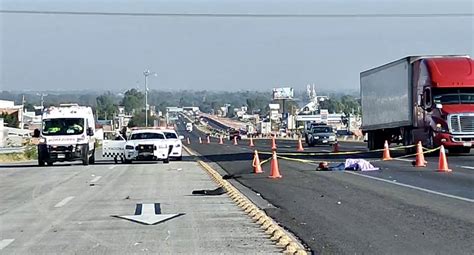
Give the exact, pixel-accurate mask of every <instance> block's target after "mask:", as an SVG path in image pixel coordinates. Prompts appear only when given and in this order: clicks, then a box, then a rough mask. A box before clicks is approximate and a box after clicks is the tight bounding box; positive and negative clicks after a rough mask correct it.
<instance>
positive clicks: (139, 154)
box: [124, 129, 173, 163]
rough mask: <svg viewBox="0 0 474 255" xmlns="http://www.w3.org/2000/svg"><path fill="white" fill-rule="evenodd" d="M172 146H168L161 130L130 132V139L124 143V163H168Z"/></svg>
mask: <svg viewBox="0 0 474 255" xmlns="http://www.w3.org/2000/svg"><path fill="white" fill-rule="evenodd" d="M172 150H173V146H172V145H169V144H168V141H167V140H166V136H165V134H164V133H163V131H162V130H157V129H137V130H132V133H131V134H130V139H129V140H128V141H126V143H125V160H124V161H125V163H131V162H132V161H137V160H138V161H145V160H146V161H163V163H169V155H170V152H171V151H172Z"/></svg>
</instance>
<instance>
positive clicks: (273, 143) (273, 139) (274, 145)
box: [272, 136, 277, 150]
mask: <svg viewBox="0 0 474 255" xmlns="http://www.w3.org/2000/svg"><path fill="white" fill-rule="evenodd" d="M276 149H277V145H276V141H275V136H272V150H276Z"/></svg>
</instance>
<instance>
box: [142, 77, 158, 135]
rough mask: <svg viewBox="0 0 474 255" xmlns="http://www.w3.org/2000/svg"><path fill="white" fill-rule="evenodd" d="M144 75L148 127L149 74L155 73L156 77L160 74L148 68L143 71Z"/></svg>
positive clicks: (146, 125)
mask: <svg viewBox="0 0 474 255" xmlns="http://www.w3.org/2000/svg"><path fill="white" fill-rule="evenodd" d="M143 75H144V76H145V127H148V76H150V75H153V76H155V77H156V76H158V74H157V73H152V72H150V70H148V69H146V70H145V71H143Z"/></svg>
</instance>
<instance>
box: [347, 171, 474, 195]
mask: <svg viewBox="0 0 474 255" xmlns="http://www.w3.org/2000/svg"><path fill="white" fill-rule="evenodd" d="M344 172H345V173H348V174H353V175H358V176H362V177H365V178H369V179H373V180H377V181H382V182H386V183H391V184H394V185H398V186H402V187H406V188H410V189H416V190H419V191H424V192H427V193H431V194H435V195H439V196H443V197H449V198H454V199H458V200H461V201H465V202H470V203H474V199H470V198H465V197H458V196H455V195H450V194H446V193H442V192H438V191H434V190H430V189H425V188H420V187H416V186H412V185H409V184H404V183H400V182H394V181H391V180H386V179H382V178H378V177H374V176H369V175H364V174H359V173H355V172H350V171H344Z"/></svg>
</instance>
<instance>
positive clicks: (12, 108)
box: [0, 100, 24, 128]
mask: <svg viewBox="0 0 474 255" xmlns="http://www.w3.org/2000/svg"><path fill="white" fill-rule="evenodd" d="M23 108H24V107H23V105H15V102H14V101H8V100H0V114H8V115H13V116H14V117H15V118H17V119H18V126H17V127H18V128H23V126H24V121H23Z"/></svg>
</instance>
